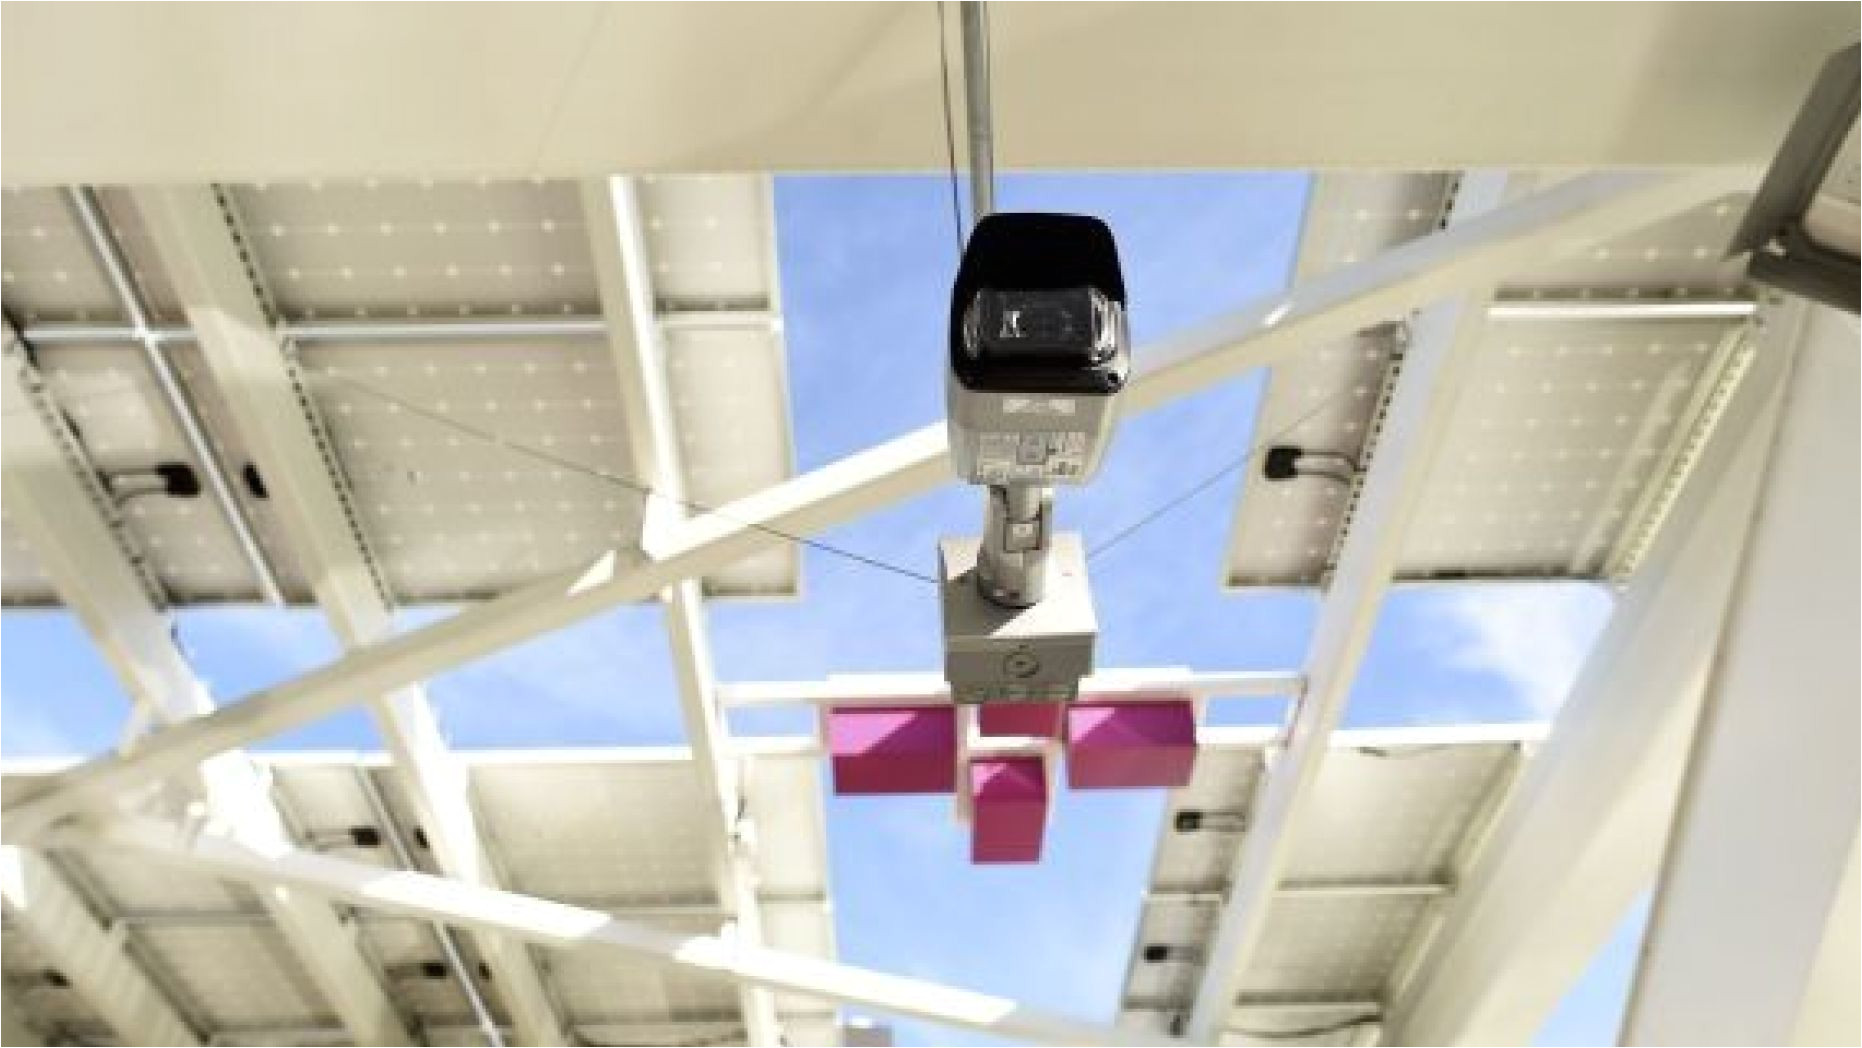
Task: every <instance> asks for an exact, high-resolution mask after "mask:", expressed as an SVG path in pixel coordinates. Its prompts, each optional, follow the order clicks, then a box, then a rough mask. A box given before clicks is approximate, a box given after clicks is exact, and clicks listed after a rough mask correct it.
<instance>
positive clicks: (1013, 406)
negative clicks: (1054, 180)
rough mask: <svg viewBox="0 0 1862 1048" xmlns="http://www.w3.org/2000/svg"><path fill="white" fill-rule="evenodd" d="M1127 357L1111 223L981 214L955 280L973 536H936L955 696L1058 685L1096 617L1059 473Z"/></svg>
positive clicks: (953, 324) (962, 451) (960, 459)
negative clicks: (1067, 521)
mask: <svg viewBox="0 0 1862 1048" xmlns="http://www.w3.org/2000/svg"><path fill="white" fill-rule="evenodd" d="M1130 373H1131V336H1130V329H1129V325H1128V323H1127V319H1126V299H1125V280H1124V276H1123V273H1122V272H1121V270H1120V268H1119V259H1118V247H1117V245H1116V243H1115V242H1114V241H1113V238H1112V231H1111V229H1109V228H1108V227H1107V226H1106V224H1105V223H1104V222H1102V221H1100V220H1099V219H1096V218H1091V217H1088V216H1084V215H1057V214H1025V213H1001V214H994V215H989V216H988V217H986V218H983V219H982V220H980V221H979V222H978V223H977V225H976V227H975V229H974V230H972V232H971V234H970V240H969V243H968V245H967V246H966V247H965V248H964V252H963V261H962V263H961V264H960V265H959V267H958V270H957V279H956V282H955V285H954V286H953V288H952V292H951V304H950V372H949V377H948V379H947V381H946V383H945V389H946V392H947V395H948V399H949V408H948V416H949V431H950V448H951V463H952V466H953V467H954V469H955V471H956V474H957V477H958V479H960V480H963V481H964V482H966V483H969V484H976V485H980V486H983V487H985V488H987V489H988V495H987V505H986V510H985V518H984V525H983V535H982V538H981V539H945V540H943V541H942V542H941V543H940V544H939V553H940V558H939V560H940V568H941V581H942V587H943V613H944V653H945V660H944V665H945V676H946V678H947V679H948V680H949V681H950V684H951V692H952V694H953V695H954V696H955V697H956V698H957V700H958V701H960V702H989V701H1057V700H1058V701H1065V700H1069V699H1072V698H1073V697H1074V696H1075V695H1077V694H1078V691H1079V681H1080V678H1081V677H1084V676H1085V675H1086V674H1088V673H1090V672H1091V671H1092V657H1093V644H1094V640H1095V638H1096V637H1097V633H1098V627H1097V623H1096V621H1095V619H1094V616H1093V608H1092V595H1091V592H1090V591H1089V589H1088V587H1087V580H1086V553H1085V548H1084V546H1083V544H1082V543H1081V542H1080V538H1079V536H1078V535H1056V534H1054V533H1053V491H1052V486H1053V485H1077V484H1084V483H1086V482H1087V481H1088V480H1090V479H1091V478H1092V477H1093V475H1094V474H1095V473H1096V472H1097V471H1098V469H1099V463H1100V461H1101V459H1102V458H1103V457H1104V455H1105V451H1106V448H1107V446H1108V445H1109V444H1110V443H1111V440H1112V431H1113V429H1114V426H1115V424H1116V422H1117V419H1118V397H1119V394H1120V392H1121V391H1123V390H1124V388H1125V383H1126V380H1127V378H1128V377H1129V376H1130Z"/></svg>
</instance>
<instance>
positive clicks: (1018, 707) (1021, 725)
mask: <svg viewBox="0 0 1862 1048" xmlns="http://www.w3.org/2000/svg"><path fill="white" fill-rule="evenodd" d="M1065 709H1066V706H1065V704H1064V703H1059V702H985V703H983V704H982V705H980V706H978V707H977V708H976V729H977V731H979V732H981V733H982V734H984V735H988V736H990V737H992V738H993V737H999V736H1003V735H1031V736H1036V737H1039V738H1043V739H1058V738H1060V734H1061V731H1062V729H1064V728H1065V727H1066V726H1067V719H1066V716H1065Z"/></svg>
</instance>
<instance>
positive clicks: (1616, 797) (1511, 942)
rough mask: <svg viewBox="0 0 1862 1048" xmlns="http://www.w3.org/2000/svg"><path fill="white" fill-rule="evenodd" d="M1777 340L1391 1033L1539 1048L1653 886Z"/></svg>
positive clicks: (1711, 444) (1767, 348)
mask: <svg viewBox="0 0 1862 1048" xmlns="http://www.w3.org/2000/svg"><path fill="white" fill-rule="evenodd" d="M1778 326H1780V327H1786V328H1790V327H1791V325H1789V324H1780V325H1778ZM1775 334H1776V335H1777V336H1778V337H1774V338H1770V339H1767V340H1765V343H1764V344H1763V346H1762V347H1761V350H1760V351H1758V352H1755V353H1754V357H1753V363H1752V366H1751V370H1749V371H1748V372H1747V374H1746V377H1745V380H1744V382H1742V384H1741V385H1740V386H1739V387H1738V390H1737V392H1736V393H1735V395H1734V396H1733V399H1732V401H1731V403H1730V404H1729V405H1728V407H1727V409H1726V411H1725V413H1724V414H1723V415H1722V416H1721V419H1720V423H1719V425H1718V426H1717V427H1716V429H1715V431H1714V433H1713V435H1712V436H1711V438H1710V439H1709V441H1708V443H1707V445H1706V447H1705V448H1704V449H1703V451H1702V454H1701V456H1700V459H1699V461H1698V463H1697V465H1696V466H1695V469H1694V471H1693V473H1692V474H1691V476H1690V477H1689V479H1688V481H1687V483H1686V485H1685V487H1684V489H1683V491H1682V493H1681V495H1680V497H1679V500H1678V502H1677V505H1676V509H1675V512H1674V513H1673V515H1672V520H1673V522H1674V523H1672V524H1671V525H1670V526H1669V527H1668V528H1666V529H1664V530H1663V532H1662V533H1661V535H1660V537H1659V539H1658V541H1657V542H1656V544H1655V545H1654V546H1653V547H1652V548H1651V550H1650V552H1649V555H1648V557H1647V558H1646V559H1645V561H1644V563H1643V565H1642V567H1641V568H1640V569H1639V570H1638V572H1637V573H1636V575H1635V576H1634V577H1633V578H1632V579H1631V580H1630V582H1629V584H1628V586H1627V587H1626V588H1625V589H1624V591H1623V593H1622V594H1621V596H1620V598H1619V599H1618V602H1617V606H1616V609H1615V611H1614V613H1613V614H1612V616H1611V619H1610V622H1609V624H1608V626H1607V627H1606V628H1605V630H1604V632H1603V634H1602V635H1601V636H1600V637H1599V638H1598V640H1597V642H1596V644H1595V645H1594V646H1593V648H1592V654H1591V656H1590V659H1589V661H1588V662H1587V663H1586V665H1585V667H1584V669H1583V671H1582V673H1581V674H1580V676H1579V677H1578V679H1577V680H1576V681H1575V682H1574V683H1573V685H1572V688H1571V693H1570V695H1569V697H1568V698H1567V699H1566V701H1565V704H1564V706H1563V708H1562V709H1561V710H1560V712H1559V715H1558V719H1557V721H1556V723H1555V725H1554V730H1553V732H1552V735H1551V737H1550V738H1549V740H1548V741H1547V743H1546V744H1545V746H1544V747H1543V748H1542V749H1541V751H1540V752H1539V754H1538V756H1537V757H1536V758H1535V759H1534V760H1533V761H1532V762H1531V763H1530V764H1528V765H1527V767H1526V769H1525V771H1524V772H1523V773H1522V775H1521V777H1520V781H1519V783H1518V784H1517V786H1516V787H1515V788H1514V791H1513V795H1512V797H1511V798H1510V799H1509V800H1508V802H1507V804H1506V806H1505V807H1504V808H1503V809H1502V811H1501V812H1500V814H1499V816H1498V818H1497V821H1496V823H1495V825H1494V827H1493V829H1492V830H1491V831H1490V834H1489V838H1488V840H1489V843H1488V845H1487V847H1486V848H1485V849H1484V851H1483V853H1482V854H1481V855H1480V856H1479V857H1478V858H1477V859H1476V861H1475V863H1474V865H1473V868H1472V869H1471V870H1470V871H1469V872H1468V874H1467V876H1466V877H1465V878H1464V880H1463V882H1462V884H1461V887H1460V890H1459V891H1458V892H1457V893H1456V896H1455V898H1454V901H1453V902H1452V904H1451V905H1450V906H1449V908H1448V910H1447V912H1446V913H1445V914H1444V915H1443V918H1442V921H1441V927H1440V930H1439V932H1438V933H1437V935H1436V937H1435V940H1434V942H1435V945H1434V947H1433V948H1432V949H1431V950H1430V951H1429V954H1428V955H1427V956H1425V957H1424V958H1422V959H1421V960H1420V962H1419V966H1418V970H1417V973H1416V975H1415V977H1414V978H1413V979H1412V980H1410V982H1409V984H1408V985H1407V986H1406V987H1404V988H1402V990H1401V992H1400V994H1399V996H1398V998H1397V999H1396V1000H1395V1001H1394V1002H1393V1006H1392V1008H1391V1009H1390V1017H1389V1021H1388V1023H1387V1026H1386V1043H1391V1044H1507V1043H1524V1042H1527V1041H1530V1040H1531V1039H1532V1037H1533V1036H1534V1034H1536V1033H1537V1032H1538V1029H1539V1026H1540V1025H1541V1024H1542V1023H1543V1022H1544V1020H1545V1018H1546V1017H1547V1016H1549V1015H1550V1014H1551V1012H1552V1010H1553V1008H1555V1007H1556V1005H1557V1003H1558V1001H1559V1000H1560V998H1561V997H1562V996H1563V994H1564V993H1565V991H1566V990H1567V989H1568V988H1569V987H1570V986H1571V985H1572V984H1573V983H1574V981H1575V980H1576V979H1577V977H1578V976H1579V974H1580V973H1581V972H1582V971H1583V970H1584V967H1585V966H1586V965H1588V964H1589V963H1590V961H1591V959H1592V958H1593V957H1594V956H1595V955H1596V952H1597V950H1598V949H1599V948H1600V947H1601V946H1602V945H1603V944H1604V943H1605V942H1606V941H1608V939H1609V936H1610V934H1611V933H1612V932H1613V931H1614V930H1615V929H1616V927H1617V924H1618V922H1619V921H1620V920H1621V918H1622V916H1623V915H1624V913H1626V912H1627V910H1628V907H1629V906H1630V904H1631V903H1632V901H1633V900H1634V899H1635V897H1636V896H1637V894H1638V893H1640V892H1641V891H1642V890H1643V889H1644V888H1646V887H1647V886H1648V885H1649V883H1650V882H1651V880H1652V879H1653V877H1654V874H1655V869H1656V864H1657V862H1658V860H1659V857H1660V852H1661V841H1662V837H1663V834H1664V832H1665V829H1666V826H1667V824H1668V819H1669V813H1670V812H1671V811H1672V810H1673V803H1674V798H1675V792H1676V788H1677V784H1678V781H1679V778H1680V771H1681V764H1682V760H1683V757H1684V754H1685V751H1686V748H1687V738H1688V733H1689V731H1690V730H1691V728H1692V725H1693V722H1694V713H1695V711H1696V710H1697V709H1698V705H1699V696H1700V692H1701V688H1702V686H1703V683H1704V681H1705V679H1706V675H1707V673H1708V667H1709V664H1710V662H1711V660H1712V658H1713V651H1714V647H1715V639H1716V638H1717V637H1718V635H1719V632H1720V624H1721V620H1722V618H1723V615H1724V612H1725V608H1726V606H1727V601H1728V599H1729V596H1730V593H1731V591H1732V585H1733V576H1734V572H1735V565H1736V561H1737V558H1736V557H1735V556H1733V555H1731V551H1735V550H1737V549H1739V548H1740V546H1741V544H1742V543H1743V541H1744V536H1745V534H1746V531H1747V528H1748V526H1749V523H1750V521H1751V517H1752V510H1753V506H1754V502H1755V499H1756V497H1757V492H1758V490H1759V483H1760V478H1761V477H1762V475H1763V471H1764V468H1765V463H1766V454H1767V451H1768V449H1769V447H1770V443H1771V434H1772V431H1773V428H1774V427H1775V426H1776V423H1777V419H1778V398H1779V395H1780V389H1781V383H1782V380H1783V376H1784V372H1785V369H1786V368H1787V366H1788V364H1789V360H1790V356H1791V353H1792V351H1793V349H1794V341H1795V340H1794V337H1793V336H1792V334H1791V332H1789V331H1786V332H1776V333H1775Z"/></svg>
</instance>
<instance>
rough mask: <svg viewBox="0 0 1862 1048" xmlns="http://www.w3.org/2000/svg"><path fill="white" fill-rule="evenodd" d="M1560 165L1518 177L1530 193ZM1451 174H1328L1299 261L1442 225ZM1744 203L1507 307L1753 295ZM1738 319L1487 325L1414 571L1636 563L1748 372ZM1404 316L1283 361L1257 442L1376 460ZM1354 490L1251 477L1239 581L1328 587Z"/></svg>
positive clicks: (1492, 574)
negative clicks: (1714, 397)
mask: <svg viewBox="0 0 1862 1048" xmlns="http://www.w3.org/2000/svg"><path fill="white" fill-rule="evenodd" d="M1545 181H1547V180H1546V179H1544V178H1541V177H1538V176H1533V175H1525V176H1519V177H1515V178H1513V179H1510V180H1509V182H1508V191H1507V195H1508V197H1509V198H1511V199H1517V198H1519V197H1520V196H1523V195H1525V194H1526V193H1528V192H1530V191H1531V190H1533V189H1535V188H1540V187H1542V184H1543V183H1544V182H1545ZM1450 183H1451V180H1448V179H1446V178H1444V177H1443V176H1439V175H1389V174H1385V175H1373V174H1362V173H1358V174H1349V175H1323V176H1320V177H1319V178H1318V179H1317V181H1316V183H1315V187H1314V190H1313V193H1312V197H1311V201H1310V203H1309V204H1308V208H1307V217H1306V233H1305V235H1304V237H1303V239H1302V242H1301V248H1300V254H1299V261H1298V274H1299V277H1300V278H1302V279H1303V278H1309V277H1310V276H1312V275H1315V274H1317V273H1322V272H1325V271H1327V270H1329V269H1332V268H1335V267H1336V266H1338V265H1341V264H1345V263H1348V262H1350V261H1355V260H1357V259H1360V258H1363V257H1366V256H1368V255H1371V254H1375V253H1376V252H1377V251H1379V250H1382V249H1385V248H1388V247H1391V246H1394V245H1395V244H1398V243H1402V242H1404V241H1406V240H1409V239H1412V238H1414V237H1416V236H1419V235H1421V234H1423V233H1426V232H1429V231H1430V230H1432V229H1434V228H1435V226H1436V224H1437V223H1438V222H1439V221H1440V220H1441V216H1442V208H1443V206H1444V205H1445V203H1446V202H1447V199H1448V196H1449V186H1450ZM1740 213H1741V210H1740V208H1739V206H1738V205H1737V202H1736V201H1731V200H1719V201H1714V202H1711V203H1709V204H1707V205H1704V206H1702V207H1700V208H1697V209H1694V210H1692V211H1689V212H1687V213H1685V214H1682V215H1678V216H1675V217H1674V218H1671V219H1668V220H1665V221H1660V222H1655V223H1652V224H1651V225H1650V226H1649V227H1648V228H1646V229H1643V230H1640V231H1638V232H1636V233H1634V234H1632V235H1629V236H1626V237H1623V238H1620V239H1618V240H1615V241H1612V242H1611V243H1609V244H1606V245H1603V246H1600V247H1597V248H1594V249H1590V250H1589V251H1587V252H1585V253H1584V254H1583V255H1582V256H1581V257H1580V258H1577V259H1575V260H1571V261H1555V262H1551V263H1548V264H1543V265H1538V266H1534V267H1529V268H1528V270H1527V271H1525V272H1523V273H1520V274H1517V275H1515V276H1513V277H1512V278H1510V279H1509V280H1508V281H1507V283H1506V285H1505V286H1504V287H1503V288H1502V289H1501V295H1500V298H1501V300H1502V301H1503V302H1505V303H1508V304H1532V303H1537V304H1539V305H1541V306H1542V305H1544V304H1545V303H1547V302H1556V303H1561V304H1565V305H1578V306H1581V305H1584V304H1597V303H1605V302H1608V303H1615V304H1631V305H1634V304H1646V303H1650V302H1665V303H1670V304H1676V303H1681V304H1685V303H1690V302H1696V303H1697V302H1702V301H1714V302H1722V303H1724V302H1728V301H1730V302H1732V303H1733V304H1734V305H1737V304H1738V299H1739V297H1740V296H1742V295H1744V294H1746V293H1747V291H1746V289H1745V287H1744V285H1743V283H1742V281H1741V280H1740V278H1739V277H1738V266H1737V264H1736V263H1729V262H1727V261H1726V260H1725V258H1724V253H1725V246H1726V243H1727V240H1728V239H1729V238H1730V236H1731V234H1732V228H1733V227H1732V223H1733V222H1734V220H1735V219H1736V218H1737V216H1738V215H1739V214H1740ZM1745 326H1746V321H1745V319H1744V318H1743V317H1741V316H1736V315H1709V316H1703V317H1693V318H1690V317H1687V316H1685V315H1683V316H1679V317H1661V318H1656V319H1651V318H1647V317H1644V318H1634V317H1628V316H1622V315H1618V316H1609V315H1602V316H1597V317H1587V316H1586V315H1585V314H1583V313H1581V312H1578V311H1574V310H1571V309H1566V310H1565V311H1564V313H1563V314H1561V315H1558V316H1551V315H1543V314H1542V315H1537V316H1533V315H1527V316H1520V317H1508V318H1504V319H1502V318H1500V317H1498V316H1496V317H1494V318H1491V319H1489V320H1488V321H1487V323H1486V325H1485V327H1484V328H1483V329H1482V332H1481V335H1480V348H1479V350H1478V352H1477V362H1476V364H1475V366H1474V369H1473V371H1472V373H1471V374H1470V375H1469V376H1468V379H1467V384H1466V387H1465V388H1466V389H1467V391H1468V393H1467V395H1465V396H1463V397H1462V398H1461V400H1460V402H1459V406H1458V408H1457V411H1456V414H1455V416H1454V418H1453V420H1452V422H1451V423H1450V428H1449V433H1448V435H1447V437H1446V438H1445V443H1444V453H1443V455H1442V456H1441V458H1440V461H1439V462H1438V464H1437V466H1436V468H1435V470H1434V473H1433V475H1432V477H1431V480H1430V481H1429V483H1428V485H1427V487H1426V489H1425V494H1424V496H1423V499H1422V502H1421V508H1420V510H1419V513H1418V519H1417V522H1416V526H1415V527H1414V528H1413V529H1411V531H1410V532H1409V537H1408V541H1407V545H1406V548H1405V549H1404V551H1403V553H1402V555H1401V556H1400V558H1399V560H1398V566H1397V576H1398V577H1399V578H1400V579H1406V580H1431V579H1441V580H1453V579H1466V578H1523V579H1562V578H1579V579H1594V578H1619V577H1621V576H1622V574H1623V573H1625V572H1626V571H1627V570H1629V568H1631V567H1633V566H1634V553H1635V549H1636V547H1637V543H1638V541H1639V539H1640V537H1641V535H1642V533H1643V531H1644V530H1645V526H1646V524H1647V522H1648V515H1649V514H1650V513H1654V512H1657V507H1656V505H1655V499H1654V494H1655V493H1656V492H1658V491H1659V490H1661V489H1663V488H1664V487H1665V486H1667V485H1669V484H1670V482H1671V481H1672V479H1673V472H1674V471H1675V470H1677V469H1681V468H1684V467H1685V461H1684V459H1683V458H1682V457H1681V456H1680V455H1679V454H1678V449H1680V448H1681V447H1683V446H1685V445H1687V444H1689V443H1692V442H1697V441H1698V439H1699V436H1700V430H1701V429H1702V428H1703V427H1705V426H1710V425H1711V420H1712V416H1711V414H1710V413H1708V412H1706V411H1705V406H1706V404H1707V403H1708V401H1709V400H1710V399H1711V398H1710V396H1709V394H1711V393H1712V391H1713V390H1714V389H1716V388H1717V387H1718V386H1719V385H1720V384H1722V383H1725V382H1729V381H1734V380H1736V378H1737V369H1736V368H1733V367H1732V366H1731V364H1732V361H1733V358H1734V356H1735V355H1736V353H1737V351H1738V350H1739V349H1740V342H1739V339H1740V336H1741V334H1742V332H1743V330H1744V328H1745ZM1402 337H1403V332H1402V329H1401V328H1400V327H1399V326H1398V325H1396V324H1388V325H1382V326H1378V327H1374V328H1371V329H1367V330H1365V331H1362V332H1360V333H1358V334H1357V335H1356V336H1354V337H1353V338H1350V339H1347V340H1344V341H1342V342H1338V343H1333V344H1328V345H1324V346H1315V347H1313V349H1312V350H1311V351H1310V352H1307V353H1303V354H1301V355H1299V356H1297V357H1295V358H1293V359H1290V360H1288V361H1285V362H1283V363H1281V364H1279V365H1276V366H1275V367H1274V368H1273V369H1272V370H1271V372H1270V375H1269V379H1268V385H1267V390H1266V393H1265V395H1264V397H1263V399H1262V404H1261V408H1260V413H1259V415H1258V420H1257V422H1256V428H1255V432H1256V439H1257V440H1266V441H1267V442H1270V443H1275V444H1290V445H1294V446H1298V447H1300V448H1302V449H1305V450H1307V451H1314V452H1323V453H1328V454H1334V455H1338V456H1341V457H1342V459H1343V460H1346V461H1349V462H1355V463H1357V464H1358V465H1359V466H1362V465H1364V463H1363V462H1362V459H1363V458H1364V457H1365V452H1366V448H1367V447H1368V448H1374V447H1375V436H1376V430H1377V426H1378V424H1379V421H1380V413H1381V410H1382V406H1383V394H1384V392H1385V390H1386V388H1387V384H1388V383H1389V381H1390V380H1391V378H1392V377H1393V376H1394V374H1395V369H1396V368H1397V367H1398V366H1400V359H1401V350H1402ZM1354 495H1355V492H1354V489H1353V487H1352V485H1351V484H1349V483H1344V482H1339V481H1336V480H1330V479H1325V478H1299V479H1296V480H1293V481H1270V480H1268V479H1266V478H1265V477H1264V476H1263V475H1262V473H1261V472H1260V471H1259V470H1254V471H1250V473H1249V474H1248V476H1247V479H1246V481H1245V482H1244V483H1243V486H1242V491H1241V496H1240V504H1239V506H1238V508H1237V511H1236V516H1235V525H1234V530H1233V531H1232V533H1231V539H1230V544H1229V553H1228V557H1227V563H1226V567H1225V572H1226V575H1225V578H1226V582H1227V584H1228V585H1229V586H1232V587H1261V586H1267V587H1276V586H1310V585H1317V584H1319V583H1321V582H1322V581H1323V580H1324V579H1325V577H1326V576H1327V574H1328V573H1329V571H1330V569H1331V567H1332V565H1333V562H1334V560H1335V558H1336V556H1337V546H1338V542H1339V537H1340V536H1341V535H1342V533H1343V530H1344V528H1345V527H1346V525H1347V524H1348V522H1349V520H1350V514H1351V509H1352V505H1353V499H1354Z"/></svg>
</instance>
